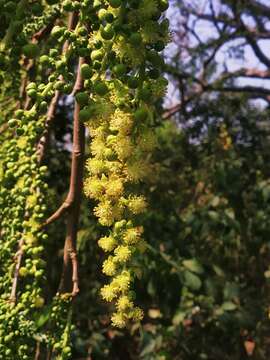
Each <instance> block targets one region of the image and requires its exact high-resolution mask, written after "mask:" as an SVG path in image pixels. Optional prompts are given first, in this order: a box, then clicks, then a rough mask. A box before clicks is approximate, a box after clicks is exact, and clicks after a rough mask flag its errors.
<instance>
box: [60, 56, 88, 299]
mask: <svg viewBox="0 0 270 360" xmlns="http://www.w3.org/2000/svg"><path fill="white" fill-rule="evenodd" d="M83 62H84V59H83V58H80V61H79V65H78V70H77V80H76V90H77V91H79V90H80V89H81V88H82V78H81V75H80V67H81V65H82V64H83ZM79 112H80V106H79V104H78V103H77V102H76V101H75V109H74V116H73V149H72V161H71V174H70V188H69V194H68V197H67V199H69V200H70V201H71V203H72V205H71V206H70V207H69V209H68V218H67V228H66V229H67V232H66V239H65V246H64V260H63V272H62V278H61V282H60V285H59V292H62V293H63V292H70V290H71V292H72V295H73V296H75V295H76V294H77V293H78V292H79V286H78V261H77V252H76V239H77V231H78V222H79V211H80V204H81V196H82V188H83V165H84V164H83V160H84V147H85V128H84V125H83V124H82V123H81V122H80V120H79ZM71 274H72V277H71V279H72V289H70V275H71Z"/></svg>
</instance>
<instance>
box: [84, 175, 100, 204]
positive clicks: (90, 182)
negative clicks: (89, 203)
mask: <svg viewBox="0 0 270 360" xmlns="http://www.w3.org/2000/svg"><path fill="white" fill-rule="evenodd" d="M84 192H85V195H86V196H88V197H90V198H93V199H96V200H98V199H100V197H101V195H102V194H103V193H104V181H102V180H101V179H99V178H88V179H86V181H85V183H84Z"/></svg>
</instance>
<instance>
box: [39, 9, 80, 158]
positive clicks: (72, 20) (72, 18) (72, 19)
mask: <svg viewBox="0 0 270 360" xmlns="http://www.w3.org/2000/svg"><path fill="white" fill-rule="evenodd" d="M76 20H77V14H76V13H75V12H72V13H70V15H69V19H68V30H73V29H74V28H75V26H76ZM68 46H69V41H68V40H66V41H65V43H64V45H63V48H62V54H63V55H64V54H66V52H67V51H68ZM62 78H63V77H62V76H61V77H60V79H62ZM60 95H61V93H60V91H58V90H56V91H55V94H54V97H53V98H52V100H51V103H50V106H49V109H48V112H47V118H46V125H45V130H44V133H43V135H42V137H41V138H40V140H39V142H38V146H37V152H38V161H39V163H41V162H42V160H43V158H44V155H45V150H46V148H47V145H48V143H49V137H50V128H51V124H52V121H53V119H54V116H55V112H56V108H57V105H58V102H59V98H60Z"/></svg>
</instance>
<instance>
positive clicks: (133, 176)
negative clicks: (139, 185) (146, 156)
mask: <svg viewBox="0 0 270 360" xmlns="http://www.w3.org/2000/svg"><path fill="white" fill-rule="evenodd" d="M126 173H127V176H128V178H129V179H130V180H132V181H134V182H138V181H140V180H143V179H144V178H146V177H148V176H149V175H150V174H151V167H150V164H149V163H148V162H147V161H145V160H137V161H134V160H133V161H129V162H128V163H127V165H126Z"/></svg>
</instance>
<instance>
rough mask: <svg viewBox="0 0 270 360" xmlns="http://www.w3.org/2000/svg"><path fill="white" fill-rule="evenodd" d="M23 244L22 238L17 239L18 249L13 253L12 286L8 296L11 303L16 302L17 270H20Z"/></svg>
mask: <svg viewBox="0 0 270 360" xmlns="http://www.w3.org/2000/svg"><path fill="white" fill-rule="evenodd" d="M23 244H24V239H23V237H22V238H21V239H20V241H19V246H18V251H17V253H16V255H15V259H16V265H15V271H14V277H13V282H12V288H11V293H10V298H9V300H10V302H11V303H13V304H15V303H16V291H17V286H18V279H19V271H20V267H21V263H22V257H23V249H22V248H23Z"/></svg>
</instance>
